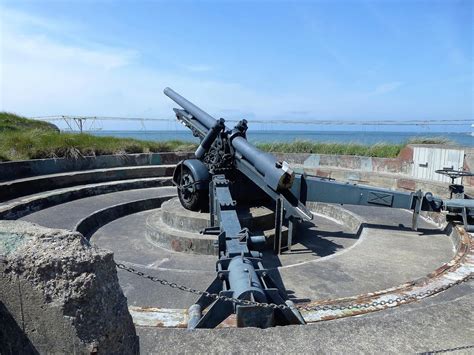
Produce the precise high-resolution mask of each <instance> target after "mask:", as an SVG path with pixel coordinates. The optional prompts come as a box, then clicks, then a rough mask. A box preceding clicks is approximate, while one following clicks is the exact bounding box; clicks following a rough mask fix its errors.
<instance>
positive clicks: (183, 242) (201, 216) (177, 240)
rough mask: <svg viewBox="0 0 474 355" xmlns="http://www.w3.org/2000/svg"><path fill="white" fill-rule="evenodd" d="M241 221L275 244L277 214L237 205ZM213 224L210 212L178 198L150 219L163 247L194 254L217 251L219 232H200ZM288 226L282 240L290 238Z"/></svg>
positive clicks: (149, 229) (153, 238) (153, 236)
mask: <svg viewBox="0 0 474 355" xmlns="http://www.w3.org/2000/svg"><path fill="white" fill-rule="evenodd" d="M237 214H238V216H239V220H240V224H241V225H242V227H245V228H248V229H249V230H250V232H252V233H254V234H258V235H264V236H265V237H266V240H267V244H268V246H269V247H270V246H271V245H273V240H274V237H275V229H274V225H275V214H274V213H273V211H272V210H270V209H268V208H266V207H263V206H260V207H250V208H249V207H245V206H241V207H240V208H238V209H237ZM207 227H209V213H205V212H194V211H189V210H187V209H185V208H184V207H183V206H181V203H180V202H179V199H178V198H173V199H171V200H169V201H166V202H164V203H163V206H162V208H160V209H159V210H158V211H157V212H156V213H154V214H153V215H150V216H149V218H148V219H147V221H146V236H147V239H148V240H149V241H150V242H151V243H153V244H155V245H157V246H159V247H162V248H165V249H168V250H173V251H177V252H184V253H191V254H205V255H217V249H216V245H215V243H214V242H215V241H216V236H213V235H206V234H200V232H201V231H202V230H203V229H204V228H207ZM287 237H288V230H287V228H286V227H284V230H283V233H282V241H283V243H285V242H286V240H287Z"/></svg>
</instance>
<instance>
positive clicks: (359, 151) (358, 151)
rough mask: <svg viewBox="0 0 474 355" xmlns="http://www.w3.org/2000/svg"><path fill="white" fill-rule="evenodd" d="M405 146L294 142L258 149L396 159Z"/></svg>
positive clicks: (270, 144)
mask: <svg viewBox="0 0 474 355" xmlns="http://www.w3.org/2000/svg"><path fill="white" fill-rule="evenodd" d="M404 146H405V144H385V143H379V144H375V145H361V144H354V143H318V142H309V141H294V142H291V143H259V144H257V147H259V148H260V149H261V150H264V151H267V152H282V153H314V154H340V155H361V156H366V157H380V158H394V157H396V156H397V155H398V153H400V150H401V149H402V148H403V147H404Z"/></svg>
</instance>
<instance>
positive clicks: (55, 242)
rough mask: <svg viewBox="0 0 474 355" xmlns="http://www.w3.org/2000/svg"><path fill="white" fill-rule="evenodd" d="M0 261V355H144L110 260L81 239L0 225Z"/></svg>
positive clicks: (15, 223)
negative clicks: (97, 354)
mask: <svg viewBox="0 0 474 355" xmlns="http://www.w3.org/2000/svg"><path fill="white" fill-rule="evenodd" d="M0 257H1V262H0V301H1V302H0V317H1V319H0V324H2V327H0V328H1V329H0V333H2V334H0V352H1V353H48V354H51V353H61V354H91V353H117V354H118V353H121V354H138V352H139V343H138V337H137V336H136V332H135V327H134V325H133V322H132V318H131V316H130V313H129V312H128V308H127V299H126V298H125V296H124V294H123V292H122V290H121V288H120V286H119V283H118V278H117V271H116V266H115V263H114V260H113V254H112V252H110V251H106V250H102V249H99V248H97V247H95V246H92V245H90V244H89V243H88V242H87V240H86V239H84V238H83V237H82V235H81V234H79V233H74V232H70V231H66V230H58V229H49V228H44V227H40V226H37V225H35V224H32V223H27V222H20V221H0ZM7 322H8V327H3V324H7Z"/></svg>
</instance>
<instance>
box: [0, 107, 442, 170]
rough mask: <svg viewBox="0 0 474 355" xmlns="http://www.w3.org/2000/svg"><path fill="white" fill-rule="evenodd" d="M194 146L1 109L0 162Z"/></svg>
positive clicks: (372, 152) (343, 150)
mask: <svg viewBox="0 0 474 355" xmlns="http://www.w3.org/2000/svg"><path fill="white" fill-rule="evenodd" d="M407 143H412V144H447V143H450V142H449V141H448V140H446V139H439V138H415V139H413V140H410V141H409V142H407ZM405 145H406V144H386V143H379V144H375V145H361V144H354V143H318V142H310V141H294V142H291V143H258V144H256V146H257V147H258V148H259V149H261V150H263V151H267V152H282V153H315V154H340V155H361V156H368V157H380V158H394V157H396V156H397V155H398V154H399V153H400V150H401V149H402V148H403V147H404V146H405ZM196 147H197V145H196V144H194V143H188V142H182V141H178V140H172V141H166V142H155V141H143V140H138V139H130V138H116V137H98V136H94V135H91V134H77V133H61V132H59V130H58V129H57V127H56V126H55V125H52V124H49V123H45V122H41V121H35V120H30V119H27V118H24V117H21V116H18V115H15V114H11V113H6V112H0V161H9V160H26V159H42V158H80V157H82V156H95V155H105V154H130V153H148V152H152V153H157V152H171V151H188V152H189V151H194V150H195V149H196Z"/></svg>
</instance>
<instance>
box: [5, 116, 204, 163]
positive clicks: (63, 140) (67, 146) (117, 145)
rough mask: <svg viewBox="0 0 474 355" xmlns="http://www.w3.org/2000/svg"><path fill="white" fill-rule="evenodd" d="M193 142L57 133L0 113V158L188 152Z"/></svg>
mask: <svg viewBox="0 0 474 355" xmlns="http://www.w3.org/2000/svg"><path fill="white" fill-rule="evenodd" d="M194 149H196V145H195V144H193V143H187V142H181V141H177V140H173V141H167V142H152V141H142V140H137V139H129V138H116V137H97V136H93V135H90V134H76V133H60V132H59V130H57V128H56V126H54V125H51V124H48V123H46V124H45V123H44V122H41V121H35V120H29V119H26V118H23V117H19V116H16V115H12V114H8V113H0V161H8V160H25V159H42V158H62V157H68V158H79V157H81V156H86V155H92V156H93V155H105V154H127V153H147V152H153V153H155V152H170V151H192V150H194Z"/></svg>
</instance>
